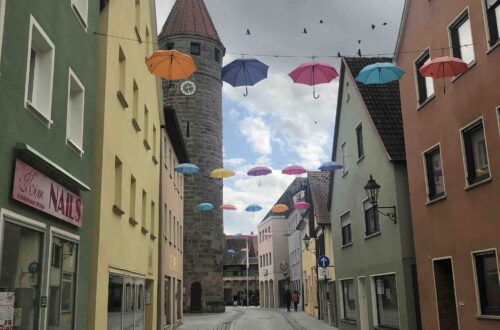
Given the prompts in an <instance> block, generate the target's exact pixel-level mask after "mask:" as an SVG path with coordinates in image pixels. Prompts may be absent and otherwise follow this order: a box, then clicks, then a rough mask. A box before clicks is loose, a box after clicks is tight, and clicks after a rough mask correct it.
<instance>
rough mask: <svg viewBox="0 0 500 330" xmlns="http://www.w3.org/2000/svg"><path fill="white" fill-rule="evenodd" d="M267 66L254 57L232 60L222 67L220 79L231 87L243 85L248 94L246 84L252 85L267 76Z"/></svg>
mask: <svg viewBox="0 0 500 330" xmlns="http://www.w3.org/2000/svg"><path fill="white" fill-rule="evenodd" d="M268 70H269V67H268V66H267V65H265V64H264V63H262V62H261V61H259V60H256V59H246V58H245V59H244V58H242V59H239V60H234V61H232V62H231V63H229V64H228V65H226V66H224V67H223V68H222V80H224V81H225V82H227V83H228V84H230V85H231V86H233V87H238V86H245V94H243V96H247V95H248V86H253V85H255V84H256V83H258V82H259V81H261V80H262V79H265V78H267V71H268Z"/></svg>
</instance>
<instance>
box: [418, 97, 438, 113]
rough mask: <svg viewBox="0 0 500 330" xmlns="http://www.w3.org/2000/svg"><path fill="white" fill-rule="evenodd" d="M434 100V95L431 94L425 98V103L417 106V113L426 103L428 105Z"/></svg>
mask: <svg viewBox="0 0 500 330" xmlns="http://www.w3.org/2000/svg"><path fill="white" fill-rule="evenodd" d="M435 98H436V94H432V95H431V96H429V97H428V98H427V100H425V102H424V103H422V104H419V105H418V106H417V111H420V110H421V109H422V108H423V107H425V106H426V105H427V104H428V103H430V102H431V101H432V100H434V99H435Z"/></svg>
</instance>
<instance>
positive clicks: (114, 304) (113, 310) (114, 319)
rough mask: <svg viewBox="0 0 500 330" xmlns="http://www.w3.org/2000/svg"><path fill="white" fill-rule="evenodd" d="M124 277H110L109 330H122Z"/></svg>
mask: <svg viewBox="0 0 500 330" xmlns="http://www.w3.org/2000/svg"><path fill="white" fill-rule="evenodd" d="M122 301H123V277H121V276H119V275H113V274H111V275H109V283H108V330H121V329H122Z"/></svg>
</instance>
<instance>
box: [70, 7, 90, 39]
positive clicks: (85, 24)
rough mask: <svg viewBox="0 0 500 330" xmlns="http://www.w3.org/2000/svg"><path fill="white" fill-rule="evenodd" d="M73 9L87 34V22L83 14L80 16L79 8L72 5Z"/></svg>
mask: <svg viewBox="0 0 500 330" xmlns="http://www.w3.org/2000/svg"><path fill="white" fill-rule="evenodd" d="M71 8H73V12H74V13H75V15H76V18H77V19H78V22H80V24H81V25H82V26H83V29H84V30H85V32H87V28H88V26H87V22H85V19H84V18H83V16H82V14H80V11H79V10H78V8H77V7H76V6H75V5H74V4H73V5H71Z"/></svg>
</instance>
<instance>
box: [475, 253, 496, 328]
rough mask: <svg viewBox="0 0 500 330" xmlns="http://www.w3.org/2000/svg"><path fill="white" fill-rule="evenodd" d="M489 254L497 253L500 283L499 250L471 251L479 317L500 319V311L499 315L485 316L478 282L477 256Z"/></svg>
mask: <svg viewBox="0 0 500 330" xmlns="http://www.w3.org/2000/svg"><path fill="white" fill-rule="evenodd" d="M488 252H494V253H495V260H496V262H497V273H498V277H499V281H500V262H499V261H498V251H497V248H489V249H483V250H476V251H471V258H472V270H473V273H474V288H475V292H476V307H477V315H478V316H479V317H485V318H498V317H500V310H499V311H498V314H484V313H483V306H482V304H483V301H482V297H481V289H480V288H479V281H478V274H477V273H478V272H477V262H476V256H478V255H480V254H484V253H488Z"/></svg>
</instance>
